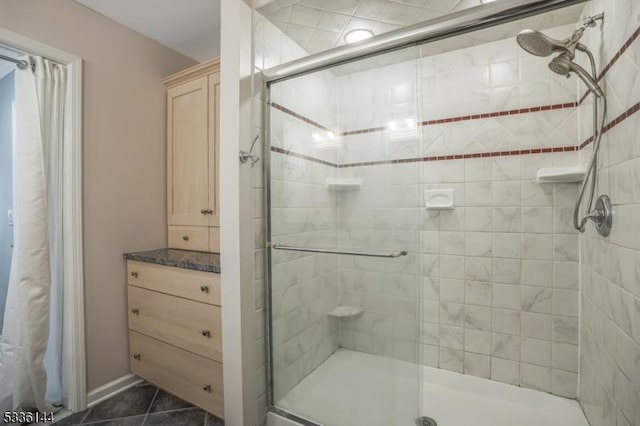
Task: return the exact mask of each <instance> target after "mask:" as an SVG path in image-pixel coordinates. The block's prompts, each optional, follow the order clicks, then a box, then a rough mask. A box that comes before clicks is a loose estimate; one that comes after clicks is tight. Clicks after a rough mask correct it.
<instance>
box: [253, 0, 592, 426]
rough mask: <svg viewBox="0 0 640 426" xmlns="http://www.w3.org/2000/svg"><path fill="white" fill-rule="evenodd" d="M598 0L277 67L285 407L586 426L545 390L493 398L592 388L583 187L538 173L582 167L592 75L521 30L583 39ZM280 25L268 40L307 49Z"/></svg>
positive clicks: (272, 311)
mask: <svg viewBox="0 0 640 426" xmlns="http://www.w3.org/2000/svg"><path fill="white" fill-rule="evenodd" d="M581 3H583V2H582V1H540V0H539V1H497V2H493V3H488V4H485V5H483V6H478V7H475V8H471V9H469V10H466V11H462V12H457V13H455V14H452V15H449V16H445V17H442V18H437V19H434V20H432V21H430V22H429V23H428V25H415V26H413V27H410V28H409V29H406V30H398V31H396V32H391V33H387V34H384V35H382V36H379V37H377V38H376V39H373V41H372V42H370V43H369V42H364V43H363V44H361V45H353V46H345V47H343V48H340V49H336V50H334V51H329V52H324V53H319V54H317V55H314V56H312V57H310V58H302V59H298V60H294V61H291V62H288V63H285V64H284V65H280V66H276V67H273V68H271V69H268V70H266V71H265V72H264V79H265V86H264V96H265V100H264V101H265V103H264V105H265V115H264V120H263V121H264V135H265V139H266V141H267V142H266V148H265V155H264V160H265V161H264V167H265V170H266V173H265V178H266V179H265V189H266V197H265V199H266V214H267V220H266V228H267V248H268V250H267V255H266V259H265V263H266V279H267V298H266V303H265V309H266V311H267V327H266V330H267V342H266V343H267V354H268V355H267V358H268V359H267V370H268V371H267V375H268V377H267V379H268V380H267V388H268V389H267V393H268V405H269V408H270V411H272V412H274V413H277V414H279V415H281V416H283V417H288V418H290V419H293V420H295V421H297V422H299V423H301V424H307V425H336V426H338V425H345V426H346V425H349V426H351V425H353V426H360V425H362V426H364V425H380V426H382V425H384V426H389V425H410V424H415V422H416V421H417V422H418V423H419V424H429V423H428V420H427V418H426V417H427V416H429V417H434V418H435V420H437V421H440V422H441V424H445V425H447V426H449V425H454V426H456V425H462V424H471V423H469V422H472V421H476V420H478V423H477V424H479V425H484V424H485V423H482V419H476V418H475V417H474V416H473V415H471V414H468V413H467V414H465V413H464V411H465V410H466V408H468V407H476V408H477V409H478V410H480V411H479V412H481V411H482V407H483V405H484V406H486V410H487V412H492V413H496V414H495V415H494V417H493V420H494V422H492V423H488V424H492V425H493V426H497V425H502V424H505V425H508V424H509V421H510V420H509V418H510V416H520V417H522V423H521V424H522V425H525V424H526V425H529V424H536V422H538V424H550V425H551V424H555V423H549V422H550V421H553V422H555V421H560V422H561V423H558V424H563V425H572V426H574V425H575V426H579V425H583V424H585V423H583V421H584V418H583V416H582V414H581V413H580V411H579V409H578V408H577V404H575V402H571V403H570V402H567V401H568V400H564V399H561V398H555V397H551V396H550V395H544V394H542V393H540V395H538V394H535V393H532V394H527V393H523V394H520V393H518V394H517V395H518V396H514V397H513V401H515V402H513V401H512V402H513V404H515V405H518V404H519V402H517V401H522V400H528V401H530V402H531V406H530V407H528V408H526V409H523V410H524V411H521V412H515V411H514V412H512V411H509V410H510V408H509V407H507V405H508V404H507V405H504V406H502V405H500V404H498V403H496V404H495V405H492V404H494V403H493V402H488V401H489V399H488V398H491V397H492V396H491V395H498V396H496V397H495V399H496V400H500V399H507V400H508V399H509V398H510V397H511V396H507V397H505V396H504V395H510V393H513V392H516V391H517V392H533V391H528V390H524V389H518V388H516V387H505V388H502V387H500V386H504V385H503V384H510V385H516V386H520V387H523V388H529V389H533V390H541V391H544V392H547V393H551V394H554V395H556V396H558V397H567V398H574V399H575V398H576V393H577V377H578V376H577V371H578V370H577V365H578V337H577V335H578V290H577V283H578V257H577V253H578V236H577V233H576V232H575V231H574V230H573V227H572V213H573V208H572V207H573V204H574V203H575V200H576V197H577V192H578V191H577V190H578V187H577V185H576V184H575V183H571V182H554V183H551V184H540V183H538V182H537V181H536V174H537V172H538V170H539V169H542V168H550V167H559V166H575V165H576V164H577V163H578V162H579V160H580V158H579V151H580V149H582V148H581V142H582V141H579V140H578V138H579V137H580V136H581V135H580V132H579V114H578V110H577V107H578V100H579V98H580V96H581V95H582V93H583V91H584V87H583V86H581V85H580V83H579V81H578V80H577V79H576V78H573V79H563V78H560V77H559V76H557V75H556V74H553V73H552V72H551V71H550V70H549V69H548V68H547V67H546V64H544V63H543V61H540V60H539V59H538V58H534V57H532V56H531V55H529V54H527V53H526V52H524V51H522V50H521V49H519V47H518V44H517V43H516V35H517V34H518V33H519V32H520V31H521V30H523V29H524V28H534V29H536V30H542V31H544V32H545V33H546V34H548V35H549V36H550V37H554V38H560V39H561V38H564V37H566V36H567V35H568V34H571V33H572V32H573V31H574V30H575V28H576V22H578V20H579V16H580V13H581V11H582V8H583V7H584V5H581ZM261 25H262V28H261V29H260V31H262V33H263V34H265V36H264V37H265V40H262V41H261V43H263V45H262V46H259V49H264V50H265V52H266V51H267V50H268V49H269V48H270V47H273V45H275V44H277V43H280V44H279V45H278V49H280V51H281V55H284V52H285V51H296V49H299V47H297V46H295V45H293V44H292V43H290V44H287V43H289V42H288V41H287V39H286V36H285V35H284V34H282V33H279V32H278V31H277V29H276V28H275V27H273V28H272V27H268V25H269V23H268V22H266V21H265V22H262V23H261ZM268 33H269V34H270V36H269V37H271V39H270V40H266V38H267V35H266V34H268ZM274 40H277V41H274ZM269 43H272V44H273V45H272V46H268V44H269ZM264 55H265V57H267V56H268V54H267V53H265V54H264ZM267 62H268V61H267V60H265V63H267ZM459 373H462V374H464V376H463V375H462V374H459ZM472 376H474V377H472ZM486 379H489V380H486ZM498 383H500V385H498ZM485 386H486V387H485ZM496 386H497V387H496ZM471 390H473V392H475V395H473V397H470V396H469V394H470V393H471V392H472V391H471ZM513 395H516V394H515V393H514V394H513ZM523 395H524V396H523ZM469 398H471V399H469ZM474 398H475V399H474ZM483 398H484V399H483ZM545 398H550V399H545ZM456 401H457V402H456ZM456 403H458V404H466V405H459V406H457V405H456ZM541 406H545V407H547V409H548V411H550V412H549V413H546V414H545V413H541V412H538V411H536V410H539V407H541ZM501 410H502V411H501ZM527 410H528V411H527ZM553 410H556V411H553ZM465 415H466V416H470V417H465ZM456 416H457V417H456ZM545 416H547V417H545ZM503 417H504V418H503ZM511 418H513V417H511ZM452 419H453V420H452ZM496 419H500V420H496ZM550 419H551V420H550ZM465 422H466V423H465ZM503 422H504V423H503ZM529 422H530V423H529Z"/></svg>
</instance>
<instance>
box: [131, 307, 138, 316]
mask: <svg viewBox="0 0 640 426" xmlns="http://www.w3.org/2000/svg"><path fill="white" fill-rule="evenodd" d="M131 313H132V314H135V315H140V309H138V308H133V309H131Z"/></svg>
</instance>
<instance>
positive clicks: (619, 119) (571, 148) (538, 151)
mask: <svg viewBox="0 0 640 426" xmlns="http://www.w3.org/2000/svg"><path fill="white" fill-rule="evenodd" d="M638 111H640V102H638V103H637V104H635V105H633V106H632V107H631V108H629V109H628V110H626V111H625V112H623V113H622V114H620V115H619V116H618V117H616V118H615V119H613V120H612V121H611V122H609V123H608V124H607V125H606V126H605V127H604V133H607V132H608V131H609V130H611V129H613V128H614V127H616V126H617V125H618V124H620V123H622V122H623V121H624V120H626V119H627V118H629V117H631V116H632V115H633V114H635V113H637V112H638ZM592 142H593V136H591V137H589V138H588V139H587V140H585V141H584V142H583V143H581V144H580V145H578V146H563V147H556V148H532V149H520V150H513V151H495V152H481V153H473V154H455V155H435V156H426V157H414V158H403V159H398V160H379V161H363V162H358V163H347V164H336V163H331V162H329V161H325V160H320V159H317V158H313V157H310V156H308V155H304V154H298V153H296V152H293V151H288V150H285V149H282V148H278V147H275V146H272V147H271V151H273V152H278V153H280V154H284V155H288V156H291V157H296V158H301V159H303V160H307V161H311V162H314V163H318V164H323V165H325V166H329V167H334V168H339V169H345V168H350V167H364V166H380V165H384V164H405V163H417V162H428V161H446V160H466V159H470V158H489V157H506V156H514V155H531V154H550V153H558V152H576V151H580V150H582V149H584V148H585V147H587V146H588V145H589V144H590V143H592Z"/></svg>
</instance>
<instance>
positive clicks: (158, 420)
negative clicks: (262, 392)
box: [54, 384, 224, 426]
mask: <svg viewBox="0 0 640 426" xmlns="http://www.w3.org/2000/svg"><path fill="white" fill-rule="evenodd" d="M54 424H55V425H56V426H71V425H95V426H141V425H144V426H148V425H149V426H156V425H167V426H169V425H170V426H177V425H180V426H196V425H197V426H224V421H223V420H220V419H219V418H217V417H216V416H214V415H213V414H209V413H207V412H205V411H203V410H201V409H199V408H196V407H194V406H193V405H191V404H189V403H188V402H185V401H183V400H181V399H179V398H176V397H175V396H173V395H170V394H168V393H166V392H164V391H162V390H160V389H158V388H156V387H155V386H153V385H150V384H141V385H138V386H135V387H133V388H131V389H129V390H127V391H125V392H122V393H120V394H118V395H116V396H114V397H113V398H110V399H108V400H106V401H103V402H101V403H100V404H98V405H96V406H95V407H92V408H89V409H88V410H86V411H83V412H81V413H76V414H73V415H71V416H69V417H66V418H64V419H62V420H60V421H58V422H56V423H54Z"/></svg>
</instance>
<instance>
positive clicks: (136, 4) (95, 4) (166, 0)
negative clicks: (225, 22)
mask: <svg viewBox="0 0 640 426" xmlns="http://www.w3.org/2000/svg"><path fill="white" fill-rule="evenodd" d="M76 1H77V2H78V3H80V4H83V5H85V6H86V7H88V8H90V9H93V10H95V11H96V12H98V13H100V14H102V15H104V16H106V17H108V18H111V19H113V20H114V21H116V22H118V23H120V24H122V25H124V26H125V27H128V28H131V29H132V30H134V31H136V32H138V33H140V34H142V35H144V36H147V37H149V38H151V39H153V40H155V41H157V42H158V43H161V44H163V45H165V46H167V47H170V48H171V49H174V50H176V51H178V52H180V53H182V54H183V55H185V56H188V57H190V58H192V59H194V60H196V61H198V62H203V61H206V60H208V59H211V58H214V57H217V56H219V55H220V0H188V1H185V0H135V1H133V0H76ZM186 5H188V7H185V6H186Z"/></svg>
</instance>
